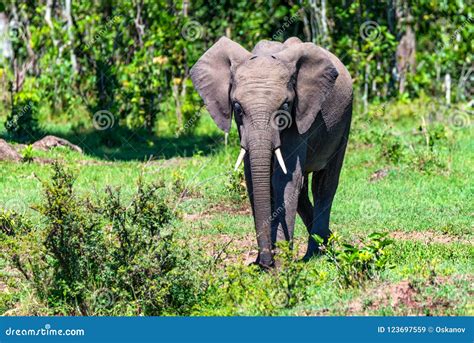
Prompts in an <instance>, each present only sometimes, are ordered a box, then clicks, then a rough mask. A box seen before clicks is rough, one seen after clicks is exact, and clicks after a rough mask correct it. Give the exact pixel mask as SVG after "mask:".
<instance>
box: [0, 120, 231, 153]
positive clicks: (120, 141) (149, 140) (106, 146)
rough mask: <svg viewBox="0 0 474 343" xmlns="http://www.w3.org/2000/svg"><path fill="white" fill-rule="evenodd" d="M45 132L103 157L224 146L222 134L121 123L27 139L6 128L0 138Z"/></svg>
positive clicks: (204, 150)
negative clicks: (160, 133) (162, 131)
mask: <svg viewBox="0 0 474 343" xmlns="http://www.w3.org/2000/svg"><path fill="white" fill-rule="evenodd" d="M46 135H54V136H57V137H60V138H64V139H67V140H68V141H70V142H71V143H73V144H76V145H78V146H79V147H81V148H82V150H83V151H84V153H85V154H87V155H89V156H93V157H97V158H100V159H104V160H111V161H114V160H119V161H132V160H139V161H144V160H148V159H150V158H154V159H156V158H164V159H169V158H172V157H191V156H193V155H195V154H197V153H200V154H202V155H208V154H210V153H212V152H214V151H216V150H218V149H220V148H221V147H223V146H224V135H222V134H221V135H219V134H218V133H213V134H208V135H182V136H179V137H177V136H172V135H170V136H166V137H157V136H156V135H154V134H151V133H148V132H146V131H140V130H130V129H128V128H123V127H114V128H113V129H109V130H104V131H97V130H94V129H84V130H80V131H67V132H66V131H62V130H54V129H49V130H47V131H44V132H42V133H40V134H38V135H35V137H33V136H31V137H30V139H27V140H26V141H25V140H22V141H18V140H15V139H12V137H9V136H8V135H7V134H6V133H5V132H1V133H0V138H4V139H6V140H9V141H16V142H18V143H32V142H34V141H35V140H36V139H41V138H42V137H44V136H46Z"/></svg>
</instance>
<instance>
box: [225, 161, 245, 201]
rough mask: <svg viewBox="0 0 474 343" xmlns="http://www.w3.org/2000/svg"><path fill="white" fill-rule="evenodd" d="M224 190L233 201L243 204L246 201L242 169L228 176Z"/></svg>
mask: <svg viewBox="0 0 474 343" xmlns="http://www.w3.org/2000/svg"><path fill="white" fill-rule="evenodd" d="M225 188H226V190H227V192H228V194H229V195H230V197H231V198H232V199H233V200H234V201H237V202H243V201H245V200H246V199H247V184H246V183H245V173H244V170H243V168H239V169H237V171H235V172H232V173H229V174H228V176H227V180H226V183H225Z"/></svg>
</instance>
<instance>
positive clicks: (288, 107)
mask: <svg viewBox="0 0 474 343" xmlns="http://www.w3.org/2000/svg"><path fill="white" fill-rule="evenodd" d="M281 109H282V110H283V111H286V112H288V110H289V109H290V104H288V103H287V102H285V103H284V104H283V105H281Z"/></svg>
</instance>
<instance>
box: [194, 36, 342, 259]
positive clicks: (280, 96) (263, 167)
mask: <svg viewBox="0 0 474 343" xmlns="http://www.w3.org/2000/svg"><path fill="white" fill-rule="evenodd" d="M337 76H338V73H337V70H336V68H335V67H334V65H333V64H332V63H331V62H330V60H329V56H328V54H327V52H326V51H325V50H323V49H321V48H319V47H317V46H316V45H314V44H312V43H302V42H301V41H300V40H299V39H298V38H290V39H289V40H287V41H286V42H285V43H284V44H281V43H276V42H269V41H262V42H260V43H259V44H258V45H257V46H256V47H255V49H254V50H253V51H252V53H250V52H248V51H247V50H246V49H244V48H243V47H241V46H240V45H239V44H237V43H235V42H233V41H232V40H230V39H228V38H225V37H223V38H221V39H219V41H218V42H217V43H215V44H214V45H213V46H212V47H211V48H210V49H209V50H208V51H207V52H206V53H205V54H204V55H203V56H202V57H201V58H200V59H199V60H198V61H197V63H196V64H195V65H194V66H193V68H192V70H191V78H192V81H193V83H194V86H195V87H196V89H197V91H198V92H199V94H200V95H201V97H202V98H203V99H204V103H205V104H206V107H207V109H208V111H209V113H210V114H211V116H212V118H213V119H214V121H215V122H216V124H217V125H218V126H219V127H220V128H221V129H222V130H224V131H226V132H228V131H229V130H230V126H231V117H232V113H234V116H235V121H236V123H237V126H238V130H239V134H240V140H241V148H242V149H241V153H240V155H239V158H238V161H237V164H236V166H238V164H239V163H240V162H241V161H242V159H243V157H244V155H245V154H247V153H248V154H249V161H250V171H251V176H252V184H253V199H254V218H255V227H256V231H257V241H258V246H259V263H260V264H261V265H262V266H269V265H271V264H272V263H273V253H272V251H271V249H272V243H271V228H270V224H271V222H270V220H269V218H270V217H271V203H270V201H271V197H270V180H271V162H272V157H273V155H274V154H275V155H276V157H277V161H278V162H279V165H280V168H281V169H282V171H283V172H284V173H286V167H285V163H284V156H282V154H281V152H280V149H279V148H280V142H281V141H280V134H281V133H282V129H287V126H288V125H285V123H290V124H291V123H292V125H296V127H297V130H298V132H299V133H300V134H304V133H305V132H306V131H307V130H308V129H309V128H310V126H311V124H312V123H313V121H314V120H315V118H316V115H317V114H318V112H319V111H320V109H321V105H322V103H323V102H324V100H325V98H326V96H327V94H328V93H329V92H330V91H331V89H332V88H333V86H334V83H335V80H336V78H337Z"/></svg>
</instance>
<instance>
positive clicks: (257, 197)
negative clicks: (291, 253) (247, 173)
mask: <svg viewBox="0 0 474 343" xmlns="http://www.w3.org/2000/svg"><path fill="white" fill-rule="evenodd" d="M249 138H250V137H249ZM248 150H249V155H250V156H249V158H250V170H251V174H252V185H253V199H254V209H253V210H254V220H255V229H256V231H257V243H258V250H259V258H258V263H259V264H260V265H261V266H262V267H271V266H272V265H273V252H272V242H271V191H270V187H271V186H270V178H271V161H272V140H271V135H270V134H269V132H266V131H260V130H258V131H256V132H253V134H252V137H251V138H250V139H249V142H248Z"/></svg>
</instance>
